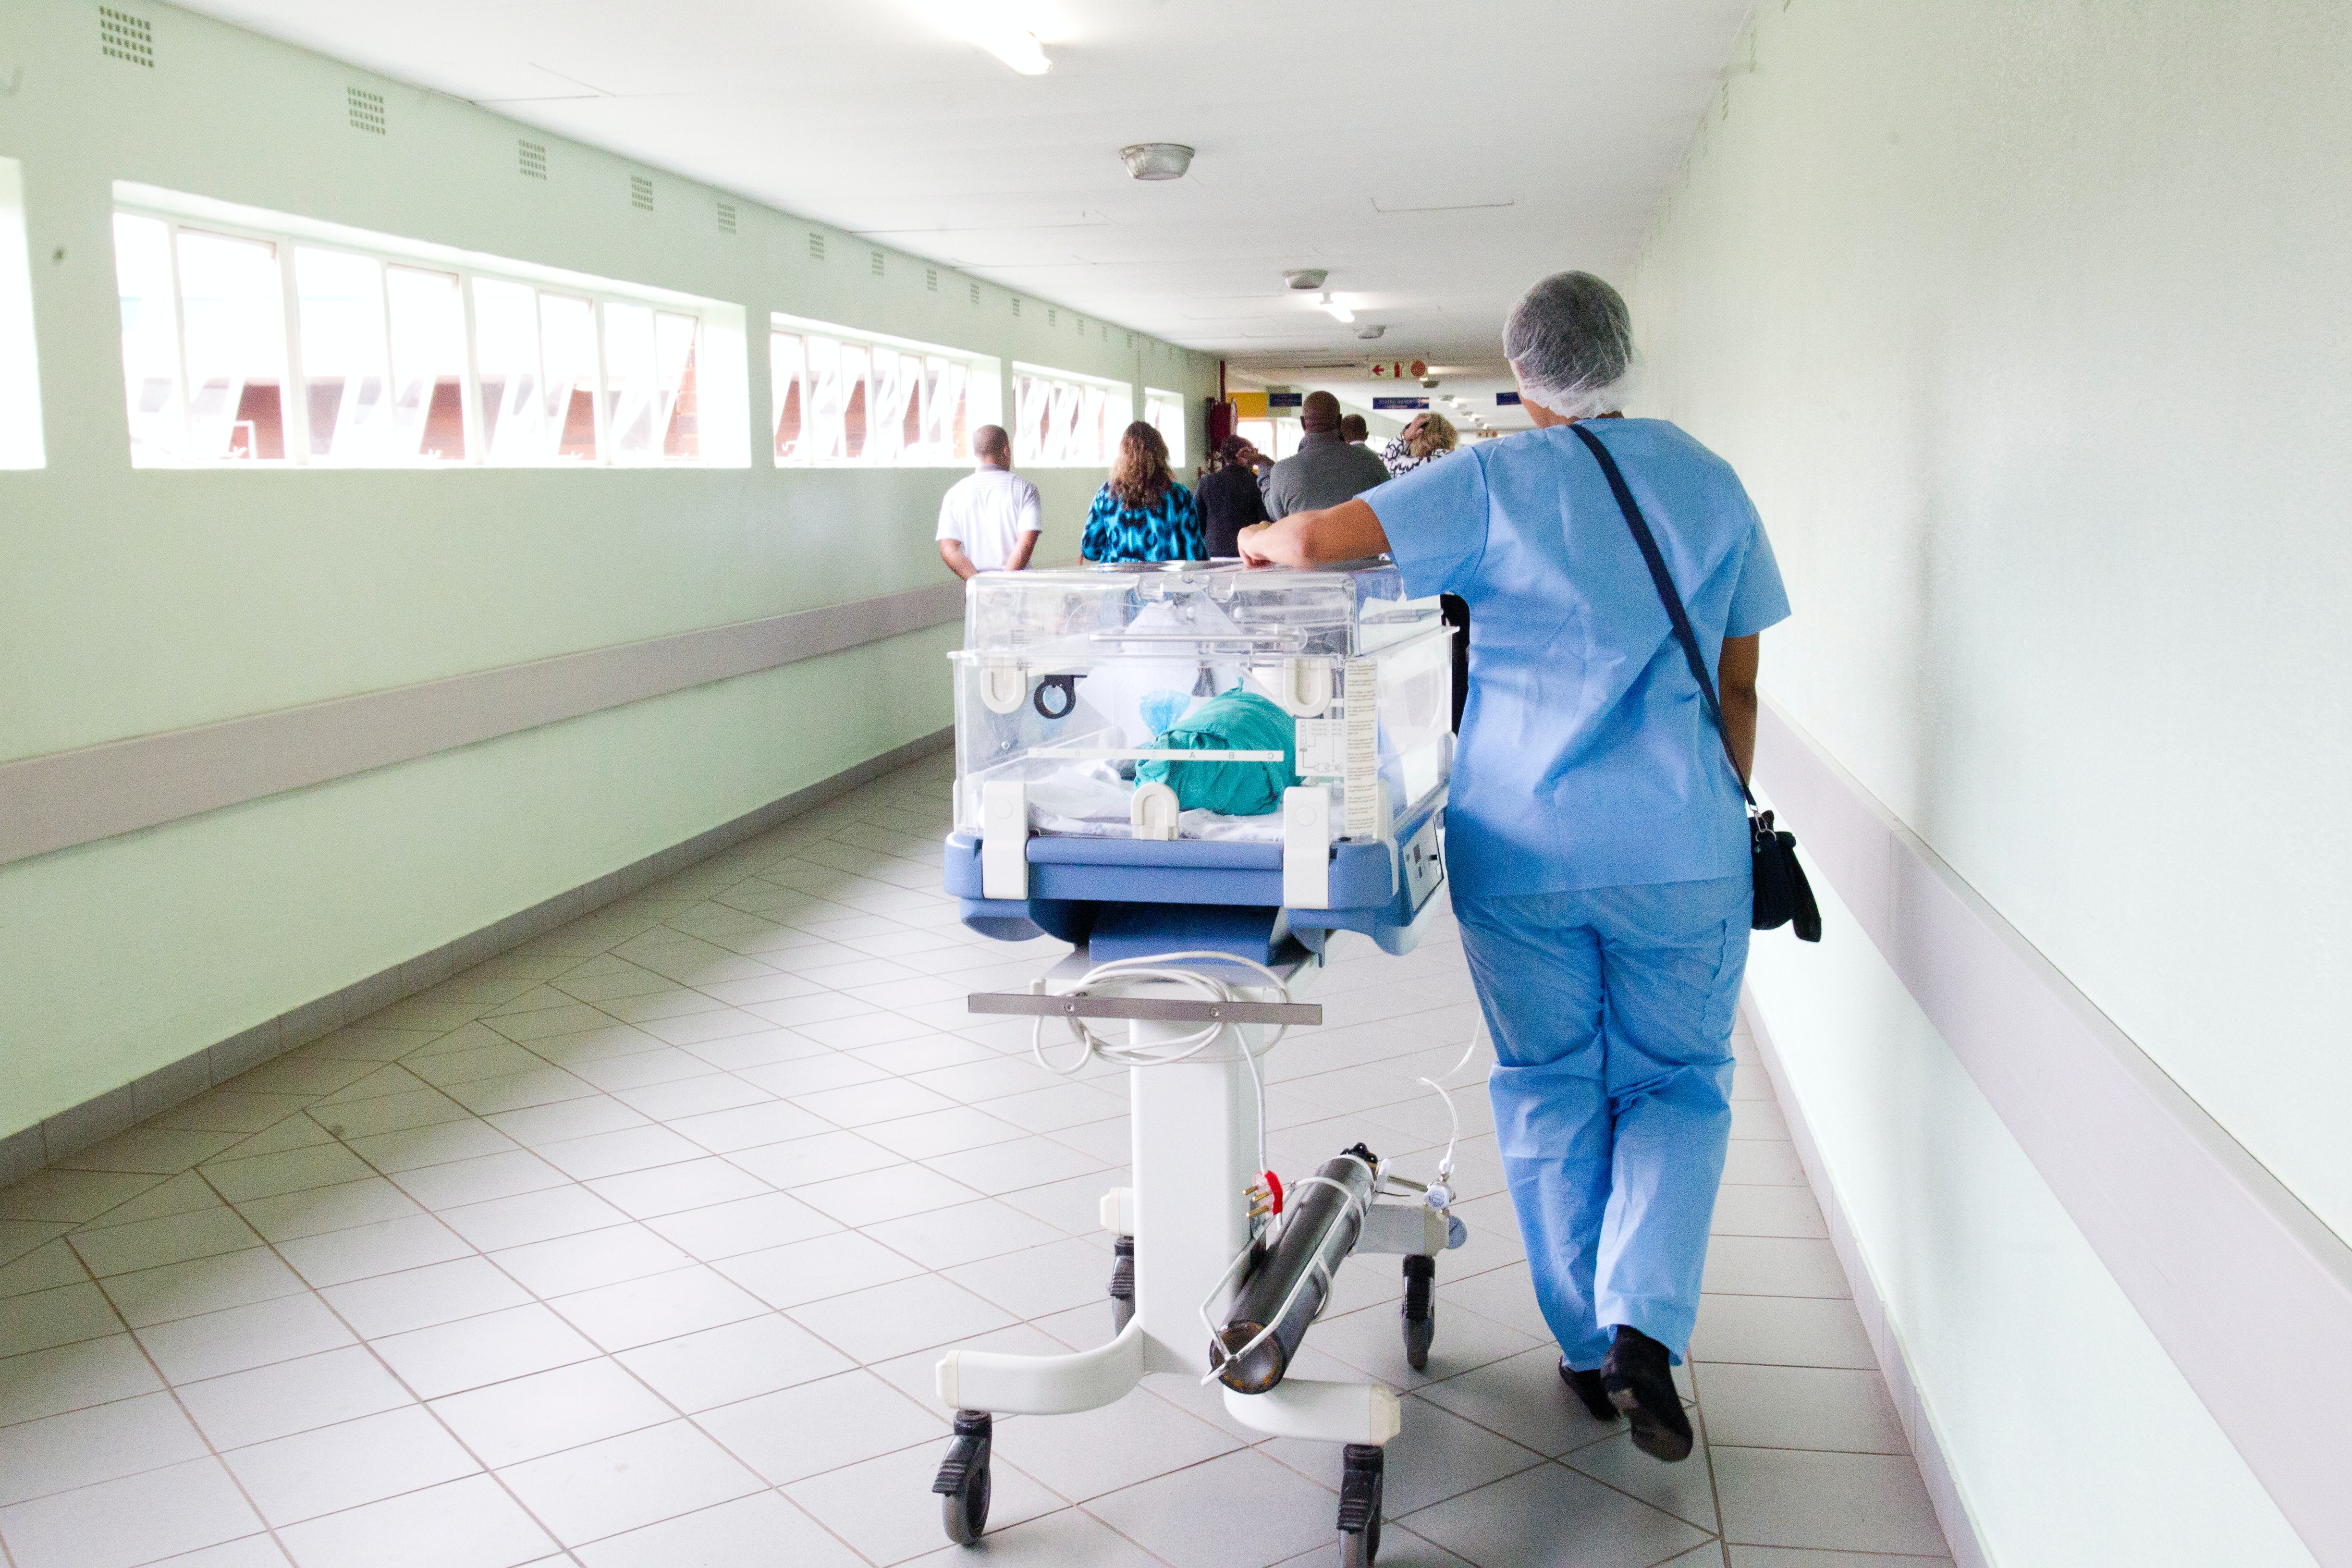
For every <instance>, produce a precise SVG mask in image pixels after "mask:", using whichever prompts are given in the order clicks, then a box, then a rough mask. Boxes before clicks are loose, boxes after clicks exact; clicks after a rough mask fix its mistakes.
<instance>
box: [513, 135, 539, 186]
mask: <svg viewBox="0 0 2352 1568" xmlns="http://www.w3.org/2000/svg"><path fill="white" fill-rule="evenodd" d="M515 167H517V168H518V169H520V170H521V171H522V176H523V178H524V179H526V180H543V179H545V178H547V149H546V148H545V147H543V146H541V144H540V143H539V142H516V143H515Z"/></svg>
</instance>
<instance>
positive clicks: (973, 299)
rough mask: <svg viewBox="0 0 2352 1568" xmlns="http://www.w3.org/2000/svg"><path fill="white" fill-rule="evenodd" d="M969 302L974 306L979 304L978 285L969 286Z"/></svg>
mask: <svg viewBox="0 0 2352 1568" xmlns="http://www.w3.org/2000/svg"><path fill="white" fill-rule="evenodd" d="M971 302H972V303H973V304H975V305H977V304H979V303H980V285H979V284H977V283H974V284H973V285H971Z"/></svg>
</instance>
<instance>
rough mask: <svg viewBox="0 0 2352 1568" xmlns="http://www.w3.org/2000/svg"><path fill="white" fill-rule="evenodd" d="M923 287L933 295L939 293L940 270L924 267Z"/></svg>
mask: <svg viewBox="0 0 2352 1568" xmlns="http://www.w3.org/2000/svg"><path fill="white" fill-rule="evenodd" d="M923 287H924V288H926V289H929V290H930V291H931V292H932V293H934V294H936V293H938V292H939V291H940V269H939V268H936V267H926V268H923Z"/></svg>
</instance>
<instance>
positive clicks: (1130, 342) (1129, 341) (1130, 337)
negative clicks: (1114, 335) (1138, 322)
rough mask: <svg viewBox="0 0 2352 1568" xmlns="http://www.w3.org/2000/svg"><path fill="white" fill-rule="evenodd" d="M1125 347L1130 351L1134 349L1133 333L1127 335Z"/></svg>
mask: <svg viewBox="0 0 2352 1568" xmlns="http://www.w3.org/2000/svg"><path fill="white" fill-rule="evenodd" d="M1127 346H1128V347H1129V348H1130V349H1132V348H1133V347H1135V334H1134V333H1133V332H1129V333H1128V334H1127Z"/></svg>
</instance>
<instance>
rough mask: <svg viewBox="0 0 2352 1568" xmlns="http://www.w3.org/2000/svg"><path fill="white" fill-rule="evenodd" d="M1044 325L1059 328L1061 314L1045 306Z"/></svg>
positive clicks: (1051, 307)
mask: <svg viewBox="0 0 2352 1568" xmlns="http://www.w3.org/2000/svg"><path fill="white" fill-rule="evenodd" d="M1045 324H1046V325H1047V326H1049V327H1058V326H1060V325H1061V324H1062V312H1061V311H1060V310H1056V309H1055V307H1053V306H1051V305H1048V306H1046V307H1045Z"/></svg>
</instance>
